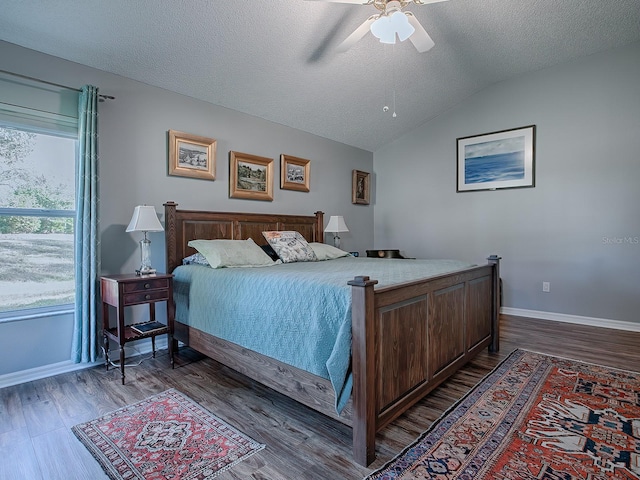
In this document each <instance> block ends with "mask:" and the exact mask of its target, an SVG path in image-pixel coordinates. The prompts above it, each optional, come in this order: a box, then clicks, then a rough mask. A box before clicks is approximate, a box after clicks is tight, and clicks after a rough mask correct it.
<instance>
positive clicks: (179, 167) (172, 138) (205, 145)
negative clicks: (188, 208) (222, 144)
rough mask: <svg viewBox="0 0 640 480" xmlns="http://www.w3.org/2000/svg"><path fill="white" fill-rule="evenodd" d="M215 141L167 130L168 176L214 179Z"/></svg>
mask: <svg viewBox="0 0 640 480" xmlns="http://www.w3.org/2000/svg"><path fill="white" fill-rule="evenodd" d="M216 144H217V142H216V140H215V139H213V138H208V137H201V136H199V135H191V134H189V133H184V132H178V131H176V130H169V175H175V176H178V177H191V178H200V179H203V180H215V179H216Z"/></svg>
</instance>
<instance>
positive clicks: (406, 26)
mask: <svg viewBox="0 0 640 480" xmlns="http://www.w3.org/2000/svg"><path fill="white" fill-rule="evenodd" d="M415 31H416V29H415V28H414V27H413V25H411V24H410V23H409V19H408V18H407V16H406V15H405V14H404V13H402V12H401V11H395V12H393V13H392V14H391V15H380V17H378V19H377V20H376V21H375V22H373V23H372V24H371V33H372V34H373V35H374V36H375V37H376V38H378V39H379V40H380V42H381V43H389V44H394V43H396V35H397V36H398V38H399V39H400V41H401V42H404V41H405V40H406V39H407V38H409V37H410V36H411V35H413V33H414V32H415Z"/></svg>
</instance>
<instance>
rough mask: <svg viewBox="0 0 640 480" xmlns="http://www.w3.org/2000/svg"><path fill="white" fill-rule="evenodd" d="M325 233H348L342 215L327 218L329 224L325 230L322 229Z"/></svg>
mask: <svg viewBox="0 0 640 480" xmlns="http://www.w3.org/2000/svg"><path fill="white" fill-rule="evenodd" d="M324 231H325V232H335V233H337V232H348V231H349V229H348V228H347V224H346V223H344V218H343V217H342V215H332V216H331V217H330V218H329V223H328V224H327V228H325V229H324Z"/></svg>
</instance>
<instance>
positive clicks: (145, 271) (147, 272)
mask: <svg viewBox="0 0 640 480" xmlns="http://www.w3.org/2000/svg"><path fill="white" fill-rule="evenodd" d="M155 274H156V269H155V268H146V269H142V268H138V269H137V270H136V275H139V276H141V277H144V276H149V275H155Z"/></svg>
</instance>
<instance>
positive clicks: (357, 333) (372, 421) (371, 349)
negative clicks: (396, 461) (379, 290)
mask: <svg viewBox="0 0 640 480" xmlns="http://www.w3.org/2000/svg"><path fill="white" fill-rule="evenodd" d="M376 283H378V281H377V280H370V279H369V277H355V278H354V279H353V280H351V281H349V282H348V284H349V285H351V287H352V288H351V297H352V299H351V333H352V340H351V368H352V373H353V396H352V399H353V416H352V426H353V457H354V459H355V461H356V462H358V463H359V464H360V465H363V466H367V465H369V464H370V463H371V462H373V460H374V459H375V458H376V430H377V418H376V417H377V413H376V404H377V402H376V384H375V381H376V378H375V376H376V372H375V345H374V342H375V331H374V329H375V323H374V315H375V312H374V310H375V301H374V291H373V286H374V285H375V284H376Z"/></svg>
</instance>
